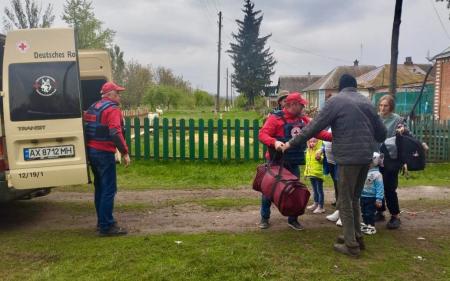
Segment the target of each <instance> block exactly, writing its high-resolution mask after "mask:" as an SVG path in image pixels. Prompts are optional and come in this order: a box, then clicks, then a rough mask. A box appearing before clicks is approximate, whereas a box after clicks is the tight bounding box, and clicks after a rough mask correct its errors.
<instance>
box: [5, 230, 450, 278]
mask: <svg viewBox="0 0 450 281" xmlns="http://www.w3.org/2000/svg"><path fill="white" fill-rule="evenodd" d="M336 234H337V231H336V230H335V229H314V230H305V231H302V232H294V231H290V230H285V231H267V232H249V233H243V234H230V233H206V234H190V235H187V234H163V235H146V236H128V237H118V238H98V237H96V236H94V235H93V233H91V232H87V231H82V230H80V231H78V232H73V231H71V232H69V231H67V232H56V233H55V232H52V233H50V232H33V233H23V232H21V231H13V232H2V233H0V241H2V247H1V248H0V259H1V260H2V262H1V263H0V276H2V278H1V279H2V280H376V279H386V280H387V279H389V280H416V278H417V276H420V278H421V279H422V280H449V278H450V266H449V262H448V261H449V260H450V236H449V235H448V234H449V233H442V232H440V233H432V232H426V233H423V232H421V233H420V236H423V237H426V240H420V241H419V240H417V237H418V234H416V233H407V232H391V231H386V230H385V231H380V232H379V233H377V234H376V235H375V236H373V237H366V238H367V239H366V244H367V245H368V249H367V250H366V251H365V252H364V253H363V255H362V257H361V258H360V259H352V258H348V257H345V256H342V255H339V254H336V253H334V252H333V250H332V249H331V245H332V242H333V240H334V238H335V236H336ZM177 241H179V242H177ZM419 256H420V258H419Z"/></svg>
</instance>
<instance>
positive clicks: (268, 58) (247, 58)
mask: <svg viewBox="0 0 450 281" xmlns="http://www.w3.org/2000/svg"><path fill="white" fill-rule="evenodd" d="M253 9H254V4H253V3H252V2H251V1H250V0H245V3H244V9H243V10H242V11H243V12H244V20H243V21H241V20H236V22H237V24H238V28H239V30H238V33H237V34H234V33H232V36H233V38H234V39H235V40H236V42H235V43H231V44H230V47H231V48H230V50H228V53H230V57H231V59H232V60H233V63H232V64H233V67H234V73H233V74H232V75H231V77H232V81H233V82H232V83H233V86H234V87H235V88H236V89H237V90H238V91H239V92H241V93H243V94H244V95H245V96H246V98H247V100H248V105H249V106H254V104H255V103H254V101H255V98H256V97H257V96H259V93H260V92H261V91H262V90H263V89H264V88H265V87H266V86H269V85H270V83H271V81H270V76H271V75H273V74H274V71H273V67H274V65H275V64H276V61H275V59H274V58H273V56H272V55H273V53H272V52H271V51H270V49H269V48H266V47H265V45H266V42H267V39H269V37H270V36H272V35H271V34H269V35H266V36H264V37H259V28H260V26H261V22H262V20H263V16H262V15H261V16H258V15H259V14H260V13H261V11H260V10H258V11H254V10H253Z"/></svg>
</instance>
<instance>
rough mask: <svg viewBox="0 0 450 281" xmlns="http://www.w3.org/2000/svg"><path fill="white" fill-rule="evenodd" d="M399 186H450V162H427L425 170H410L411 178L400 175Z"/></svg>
mask: <svg viewBox="0 0 450 281" xmlns="http://www.w3.org/2000/svg"><path fill="white" fill-rule="evenodd" d="M398 184H399V186H400V187H404V186H418V185H433V186H448V187H450V163H427V166H426V168H425V170H423V171H417V172H409V178H406V177H404V176H399V183H398Z"/></svg>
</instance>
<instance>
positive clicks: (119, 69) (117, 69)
mask: <svg viewBox="0 0 450 281" xmlns="http://www.w3.org/2000/svg"><path fill="white" fill-rule="evenodd" d="M109 54H110V56H111V64H112V71H113V79H114V81H116V82H118V83H119V84H123V79H124V76H125V61H124V60H123V51H121V50H120V47H119V46H117V45H114V47H112V48H111V49H109Z"/></svg>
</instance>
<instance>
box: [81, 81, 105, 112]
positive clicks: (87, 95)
mask: <svg viewBox="0 0 450 281" xmlns="http://www.w3.org/2000/svg"><path fill="white" fill-rule="evenodd" d="M105 83H106V79H92V80H83V79H82V80H81V97H82V98H81V106H82V109H83V110H87V109H88V108H89V106H91V105H92V104H93V103H94V102H96V101H99V100H101V99H102V95H101V94H100V90H101V89H102V86H103V84H105Z"/></svg>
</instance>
